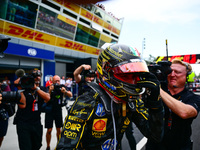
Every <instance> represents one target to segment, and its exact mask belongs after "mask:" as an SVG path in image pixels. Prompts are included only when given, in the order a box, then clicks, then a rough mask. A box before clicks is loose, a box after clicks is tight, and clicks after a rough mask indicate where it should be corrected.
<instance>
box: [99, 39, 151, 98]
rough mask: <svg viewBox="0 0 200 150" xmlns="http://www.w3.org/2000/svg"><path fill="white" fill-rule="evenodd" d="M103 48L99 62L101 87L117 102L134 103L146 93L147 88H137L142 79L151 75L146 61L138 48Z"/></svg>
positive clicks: (119, 45) (119, 46) (121, 46)
mask: <svg viewBox="0 0 200 150" xmlns="http://www.w3.org/2000/svg"><path fill="white" fill-rule="evenodd" d="M106 44H107V43H106ZM107 45H108V44H107ZM102 47H104V48H103V50H102V52H101V54H100V55H99V57H98V61H97V80H98V82H99V85H100V86H101V87H102V88H103V89H105V90H106V91H107V93H109V95H110V96H114V100H115V102H122V101H125V102H129V101H132V100H133V99H134V98H135V96H138V95H140V94H142V93H143V92H144V91H145V88H142V87H139V86H137V81H139V80H140V77H141V76H142V75H143V74H145V73H149V70H148V67H147V65H146V63H145V61H144V60H142V59H141V58H140V56H139V53H138V51H137V49H136V48H132V47H129V46H127V45H123V44H110V46H106V47H105V46H104V45H103V46H102Z"/></svg>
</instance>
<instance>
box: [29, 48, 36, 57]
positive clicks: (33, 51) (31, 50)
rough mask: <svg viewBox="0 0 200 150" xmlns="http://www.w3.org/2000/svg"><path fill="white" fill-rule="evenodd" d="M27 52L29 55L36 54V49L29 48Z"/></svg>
mask: <svg viewBox="0 0 200 150" xmlns="http://www.w3.org/2000/svg"><path fill="white" fill-rule="evenodd" d="M27 52H28V54H29V55H31V56H35V55H37V50H36V49H34V48H29V49H28V51H27Z"/></svg>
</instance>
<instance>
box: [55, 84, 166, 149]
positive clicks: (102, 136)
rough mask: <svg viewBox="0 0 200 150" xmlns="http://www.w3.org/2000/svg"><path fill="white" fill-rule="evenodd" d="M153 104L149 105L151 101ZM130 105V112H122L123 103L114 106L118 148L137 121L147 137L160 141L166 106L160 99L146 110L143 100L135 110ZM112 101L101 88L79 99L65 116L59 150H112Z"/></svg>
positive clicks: (137, 104)
mask: <svg viewBox="0 0 200 150" xmlns="http://www.w3.org/2000/svg"><path fill="white" fill-rule="evenodd" d="M149 103H150V102H149ZM130 105H131V104H128V103H127V113H126V116H123V115H122V113H121V108H122V106H121V104H116V103H114V107H113V108H114V110H113V111H114V118H115V125H116V135H117V138H116V139H117V141H116V143H117V149H119V147H120V142H121V139H122V137H123V134H124V132H125V130H126V128H127V127H128V125H129V123H131V122H134V123H135V124H136V126H137V127H138V128H139V129H140V131H141V132H142V133H143V134H144V136H146V137H147V138H150V139H153V140H154V141H160V140H161V138H162V134H163V124H164V121H163V115H164V112H163V106H162V102H161V101H160V100H158V101H156V102H152V105H153V108H146V107H144V102H143V101H142V100H141V99H137V100H135V101H134V105H132V106H134V108H133V107H129V106H130ZM113 139H114V128H113V121H112V115H111V99H110V97H109V96H108V95H107V93H106V92H105V91H104V90H101V88H98V90H95V88H93V89H91V90H90V91H89V92H86V93H84V94H83V95H81V96H79V97H78V98H77V99H76V101H75V102H74V104H73V106H72V108H71V109H70V111H69V113H68V116H66V119H65V123H64V126H63V130H62V133H61V135H60V139H59V142H58V144H57V147H56V150H73V149H74V150H75V149H77V150H111V149H114V148H113V143H114V140H113Z"/></svg>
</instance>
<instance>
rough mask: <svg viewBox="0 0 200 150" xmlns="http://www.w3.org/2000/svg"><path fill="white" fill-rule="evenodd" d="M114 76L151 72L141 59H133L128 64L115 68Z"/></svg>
mask: <svg viewBox="0 0 200 150" xmlns="http://www.w3.org/2000/svg"><path fill="white" fill-rule="evenodd" d="M113 71H114V74H124V73H140V72H149V69H148V67H147V65H146V62H145V61H144V60H141V59H131V60H130V62H128V63H122V64H118V65H117V66H116V67H114V68H113Z"/></svg>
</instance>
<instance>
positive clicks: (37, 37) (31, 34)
mask: <svg viewBox="0 0 200 150" xmlns="http://www.w3.org/2000/svg"><path fill="white" fill-rule="evenodd" d="M0 33H1V34H6V35H9V36H14V37H17V38H23V39H26V40H33V41H36V42H40V43H45V44H49V45H53V46H59V47H63V48H67V49H71V50H77V51H82V52H86V53H90V54H94V55H98V54H99V52H100V50H99V49H96V48H93V47H90V46H87V45H84V44H79V43H77V42H74V41H70V40H66V39H64V38H60V37H56V36H53V35H49V34H47V33H43V32H39V31H36V30H33V29H30V28H25V27H22V26H19V25H15V24H11V23H9V22H5V21H1V20H0Z"/></svg>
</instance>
